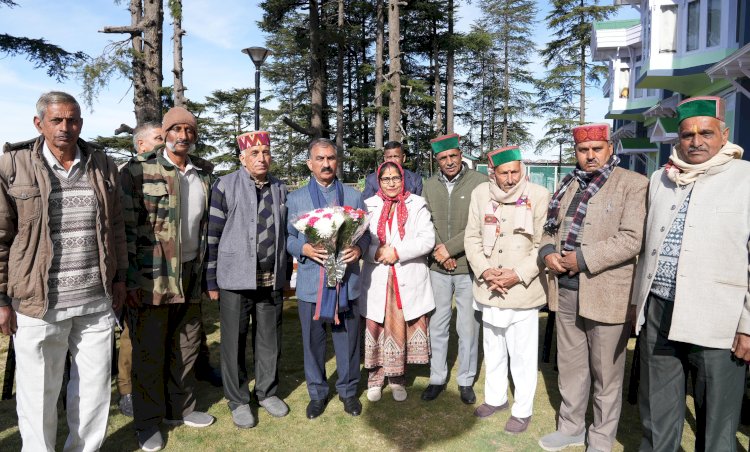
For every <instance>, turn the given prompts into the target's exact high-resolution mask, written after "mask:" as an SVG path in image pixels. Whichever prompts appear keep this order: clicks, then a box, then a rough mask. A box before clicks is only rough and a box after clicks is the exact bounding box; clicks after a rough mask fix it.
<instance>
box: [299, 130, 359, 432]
mask: <svg viewBox="0 0 750 452" xmlns="http://www.w3.org/2000/svg"><path fill="white" fill-rule="evenodd" d="M307 149H308V160H307V167H308V168H309V169H310V171H312V176H311V177H310V182H309V183H308V184H307V186H304V187H302V188H300V189H298V190H296V191H294V192H292V193H290V194H289V197H288V198H287V208H288V217H289V221H288V222H287V231H288V233H289V236H288V238H287V246H286V247H287V251H289V254H291V255H292V256H294V257H295V258H297V260H298V261H299V266H298V268H297V305H298V309H299V319H300V324H301V326H302V348H303V352H304V361H305V380H306V381H307V392H308V394H309V395H310V403H309V404H308V405H307V417H308V418H309V419H314V418H316V417H318V416H320V415H321V414H323V411H324V410H325V407H326V404H327V402H328V382H327V381H326V372H325V361H326V330H327V329H328V328H329V326H330V330H331V336H332V338H333V347H334V350H335V352H336V373H337V374H338V380H337V381H336V390H337V391H338V393H339V399H340V400H341V401H342V402H343V404H344V410H345V411H346V412H347V413H349V414H350V415H352V416H359V414H360V413H361V412H362V404H361V403H360V402H359V399H358V398H357V384H358V383H359V375H360V372H359V359H360V356H359V307H358V306H357V298H359V273H360V268H359V259H360V257H361V256H362V250H363V249H367V247H368V246H369V244H370V238H369V235H367V234H365V236H364V237H363V238H361V239H360V240H359V242H358V243H357V244H355V245H352V246H350V247H348V248H346V249H344V250H343V253H342V258H343V261H344V262H345V263H346V264H347V267H346V272H345V274H344V279H343V283H342V284H341V287H339V289H338V290H337V288H335V287H334V288H329V287H327V286H326V285H325V284H324V281H325V280H324V279H322V278H324V277H325V275H324V273H325V272H324V270H323V268H322V263H323V262H324V261H325V260H326V258H327V257H328V254H327V252H326V250H325V248H324V247H322V246H313V245H312V244H310V243H307V238H306V237H305V235H304V234H302V233H301V232H299V231H297V229H295V227H294V224H293V222H294V221H295V220H296V219H297V217H299V216H300V215H302V214H304V213H307V212H310V211H312V210H314V209H318V208H324V207H328V206H351V207H354V208H358V209H365V204H364V202H363V201H362V194H361V193H360V192H358V191H357V190H355V189H353V188H351V187H348V186H346V185H344V184H343V183H341V181H339V180H338V179H337V178H336V167H337V166H338V161H337V160H336V144H335V143H333V142H332V141H331V140H328V139H325V138H318V139H315V140H313V141H312V142H311V143H310V144H309V145H308V148H307ZM324 302H325V303H328V304H327V305H328V306H331V305H332V306H334V310H333V312H329V313H325V312H324V310H322V309H321V310H317V312H316V306H317V305H318V304H323V303H324ZM327 324H328V325H327Z"/></svg>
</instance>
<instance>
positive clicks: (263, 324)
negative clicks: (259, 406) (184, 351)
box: [219, 287, 284, 409]
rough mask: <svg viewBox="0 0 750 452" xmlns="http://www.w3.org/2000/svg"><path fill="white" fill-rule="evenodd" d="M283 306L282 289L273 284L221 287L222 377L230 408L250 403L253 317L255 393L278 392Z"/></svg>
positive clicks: (264, 395)
mask: <svg viewBox="0 0 750 452" xmlns="http://www.w3.org/2000/svg"><path fill="white" fill-rule="evenodd" d="M283 307H284V304H283V298H282V296H281V291H280V290H273V289H272V288H271V287H263V288H259V289H257V290H242V291H231V290H224V289H222V290H221V292H220V295H219V317H220V320H221V376H222V383H223V385H224V397H226V398H227V400H228V401H229V407H230V409H235V408H237V407H238V406H240V405H245V404H248V403H250V389H249V388H248V376H247V365H246V364H245V363H246V354H245V351H246V344H247V335H248V332H250V327H249V323H250V320H251V319H252V338H253V361H254V362H255V394H256V395H257V397H258V400H264V399H267V398H269V397H272V396H274V395H276V390H277V388H278V386H279V357H280V356H281V314H282V309H283Z"/></svg>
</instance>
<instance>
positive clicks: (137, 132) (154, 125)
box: [133, 121, 161, 151]
mask: <svg viewBox="0 0 750 452" xmlns="http://www.w3.org/2000/svg"><path fill="white" fill-rule="evenodd" d="M154 129H161V123H160V122H156V121H148V122H144V123H143V124H141V125H139V126H137V127H136V128H135V129H133V148H134V149H135V150H136V151H138V140H140V139H141V137H142V136H143V134H144V133H146V132H149V131H151V130H154Z"/></svg>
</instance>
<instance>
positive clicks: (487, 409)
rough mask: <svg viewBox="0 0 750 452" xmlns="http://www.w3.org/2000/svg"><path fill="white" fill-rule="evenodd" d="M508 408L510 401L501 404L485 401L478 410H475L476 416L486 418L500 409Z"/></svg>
mask: <svg viewBox="0 0 750 452" xmlns="http://www.w3.org/2000/svg"><path fill="white" fill-rule="evenodd" d="M507 409H508V402H505V403H503V404H502V405H500V406H494V405H490V404H488V403H483V404H481V405H479V406H478V407H477V409H476V410H474V416H476V417H478V418H480V419H484V418H486V417H490V416H492V415H493V414H495V413H497V412H498V411H503V410H507Z"/></svg>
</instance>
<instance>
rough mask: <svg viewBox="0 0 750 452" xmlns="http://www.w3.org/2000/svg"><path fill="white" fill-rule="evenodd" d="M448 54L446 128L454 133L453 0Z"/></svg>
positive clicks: (450, 6)
mask: <svg viewBox="0 0 750 452" xmlns="http://www.w3.org/2000/svg"><path fill="white" fill-rule="evenodd" d="M448 39H449V42H448V56H447V58H446V60H445V66H446V67H445V128H446V133H448V134H451V133H453V122H454V120H453V84H454V78H455V75H454V74H455V65H456V62H455V58H454V50H453V44H454V36H453V0H449V1H448Z"/></svg>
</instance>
